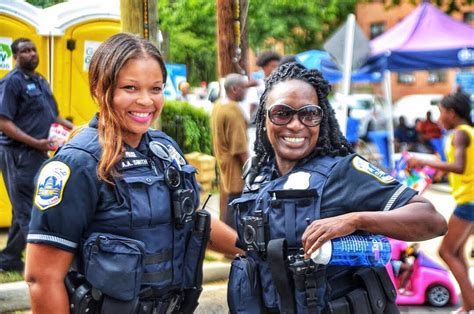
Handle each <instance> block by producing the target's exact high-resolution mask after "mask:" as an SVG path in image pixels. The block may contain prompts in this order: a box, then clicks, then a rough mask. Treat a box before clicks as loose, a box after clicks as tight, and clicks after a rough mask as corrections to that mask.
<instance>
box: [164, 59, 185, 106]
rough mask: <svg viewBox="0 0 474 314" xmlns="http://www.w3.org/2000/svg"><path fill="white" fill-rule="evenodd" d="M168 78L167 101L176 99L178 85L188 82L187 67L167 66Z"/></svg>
mask: <svg viewBox="0 0 474 314" xmlns="http://www.w3.org/2000/svg"><path fill="white" fill-rule="evenodd" d="M166 71H167V72H168V78H167V79H166V85H165V91H164V95H165V98H166V99H176V98H177V97H178V93H179V90H178V85H179V83H181V82H182V81H186V65H184V64H172V63H167V64H166Z"/></svg>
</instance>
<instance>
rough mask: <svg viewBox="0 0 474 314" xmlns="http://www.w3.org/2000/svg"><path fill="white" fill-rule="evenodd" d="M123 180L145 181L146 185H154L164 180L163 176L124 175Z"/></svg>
mask: <svg viewBox="0 0 474 314" xmlns="http://www.w3.org/2000/svg"><path fill="white" fill-rule="evenodd" d="M123 180H124V181H125V182H127V183H143V184H146V185H152V184H154V183H156V182H158V181H160V180H163V176H162V175H160V176H146V177H124V178H123Z"/></svg>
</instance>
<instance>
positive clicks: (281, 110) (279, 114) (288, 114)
mask: <svg viewBox="0 0 474 314" xmlns="http://www.w3.org/2000/svg"><path fill="white" fill-rule="evenodd" d="M295 114H296V115H298V120H299V121H300V122H301V123H302V124H303V125H305V126H307V127H315V126H318V125H319V124H320V123H321V121H322V120H323V109H321V107H319V106H318V105H306V106H303V107H301V108H300V109H298V110H296V109H293V108H291V107H290V106H288V105H287V104H281V103H277V104H273V105H271V106H270V107H269V108H268V109H267V116H268V119H270V121H271V122H272V123H273V124H275V125H286V124H288V123H290V122H291V120H293V116H294V115H295Z"/></svg>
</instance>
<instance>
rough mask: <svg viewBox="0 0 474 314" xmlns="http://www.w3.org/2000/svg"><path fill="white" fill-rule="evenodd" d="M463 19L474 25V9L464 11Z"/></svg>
mask: <svg viewBox="0 0 474 314" xmlns="http://www.w3.org/2000/svg"><path fill="white" fill-rule="evenodd" d="M463 21H464V23H466V24H470V25H474V11H467V12H464V15H463Z"/></svg>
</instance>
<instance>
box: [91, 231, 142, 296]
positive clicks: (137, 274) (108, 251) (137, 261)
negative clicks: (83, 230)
mask: <svg viewBox="0 0 474 314" xmlns="http://www.w3.org/2000/svg"><path fill="white" fill-rule="evenodd" d="M144 255H145V244H144V243H143V242H141V241H139V240H135V239H130V238H126V237H121V236H117V235H113V234H107V233H93V234H91V236H90V237H89V238H88V239H87V240H86V241H85V243H84V247H83V262H84V263H83V265H84V274H85V277H86V279H87V281H88V282H89V283H90V284H91V285H92V286H93V287H94V288H96V289H98V290H100V291H101V292H102V293H104V294H106V295H108V296H110V297H113V298H116V299H118V300H122V301H129V300H132V299H133V298H135V297H136V296H137V295H138V293H139V292H140V286H141V281H142V276H143V260H144Z"/></svg>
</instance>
